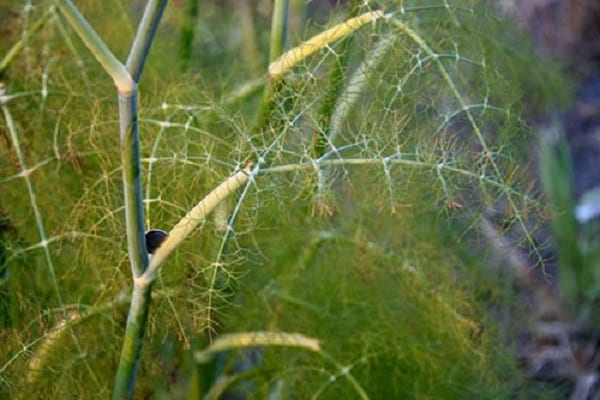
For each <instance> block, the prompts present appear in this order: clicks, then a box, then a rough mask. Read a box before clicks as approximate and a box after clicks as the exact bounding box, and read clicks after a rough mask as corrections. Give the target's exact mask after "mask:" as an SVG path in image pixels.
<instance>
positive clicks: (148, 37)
mask: <svg viewBox="0 0 600 400" xmlns="http://www.w3.org/2000/svg"><path fill="white" fill-rule="evenodd" d="M166 5H167V0H150V1H149V2H148V4H147V5H146V9H145V10H144V15H143V17H142V21H141V22H140V24H139V26H138V30H137V33H136V36H135V39H134V41H133V44H132V46H131V50H130V52H129V56H128V57H127V63H126V68H127V71H128V72H129V74H130V75H131V77H132V78H133V81H134V85H132V87H131V88H129V90H122V89H121V88H119V139H120V141H119V142H120V150H121V164H122V166H123V192H124V200H125V222H126V230H127V252H128V254H129V260H130V263H131V273H132V276H133V293H132V295H131V304H130V308H129V314H128V316H127V326H126V328H125V338H124V341H123V347H122V349H121V358H120V360H119V367H118V370H117V375H116V378H115V386H114V388H113V399H121V398H127V399H130V398H132V397H133V390H134V388H135V382H136V378H137V372H138V369H139V364H140V359H141V353H142V345H143V342H144V333H145V331H146V322H147V320H148V313H149V310H150V296H151V292H152V280H147V279H139V278H140V277H141V276H142V275H143V274H144V272H145V271H146V269H147V268H148V254H147V251H146V242H145V235H144V232H145V228H144V205H143V192H142V174H141V172H142V171H141V162H140V138H139V131H138V108H137V104H138V92H137V90H138V89H137V82H138V81H139V79H140V76H141V75H142V71H143V69H144V65H145V62H146V59H147V57H148V53H149V51H150V45H151V44H152V40H153V39H154V35H155V34H156V30H157V28H158V24H159V22H160V19H161V17H162V14H163V11H164V9H165V6H166Z"/></svg>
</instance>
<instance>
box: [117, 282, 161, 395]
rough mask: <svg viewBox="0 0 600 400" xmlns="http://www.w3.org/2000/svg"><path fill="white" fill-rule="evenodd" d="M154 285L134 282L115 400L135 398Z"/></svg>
mask: <svg viewBox="0 0 600 400" xmlns="http://www.w3.org/2000/svg"><path fill="white" fill-rule="evenodd" d="M151 292H152V283H151V282H148V281H146V280H143V279H141V280H138V279H136V280H134V283H133V293H132V294H131V304H130V306H129V315H128V316H127V330H126V332H125V339H124V341H123V348H122V350H121V359H120V361H119V369H118V371H117V376H116V379H115V386H114V388H113V400H118V399H122V398H126V399H131V398H133V390H134V388H135V382H136V380H137V373H138V369H139V368H138V367H139V361H140V353H141V352H142V345H143V343H144V332H145V330H146V321H147V320H148V312H149V310H150V307H149V305H150V295H151Z"/></svg>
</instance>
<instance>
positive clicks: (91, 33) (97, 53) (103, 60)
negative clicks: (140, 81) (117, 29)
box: [54, 0, 135, 92]
mask: <svg viewBox="0 0 600 400" xmlns="http://www.w3.org/2000/svg"><path fill="white" fill-rule="evenodd" d="M54 3H55V4H56V6H57V7H58V9H59V10H60V12H61V14H62V15H63V16H64V17H65V19H66V20H67V21H68V22H69V24H70V25H71V27H73V29H74V30H75V32H76V33H77V35H78V36H79V37H80V38H81V40H82V41H83V43H84V44H85V45H86V47H87V48H88V49H89V50H90V51H91V52H92V54H93V55H94V57H95V58H96V60H98V62H99V63H100V64H101V65H102V67H103V68H104V70H105V71H106V72H108V74H109V75H110V76H111V78H112V79H113V81H114V82H115V85H116V86H117V88H118V89H119V92H121V91H122V92H127V91H128V90H131V88H132V87H133V86H134V85H135V83H134V81H133V79H132V77H131V75H129V72H127V69H126V68H125V65H123V63H121V62H120V61H119V60H118V59H117V57H115V55H114V54H113V53H112V52H111V51H110V49H109V48H108V46H107V45H106V43H104V41H103V40H102V39H101V38H100V36H98V34H97V33H96V31H95V30H94V28H92V26H91V25H90V24H89V22H87V20H86V19H85V17H84V16H83V15H81V13H80V12H79V10H78V9H77V7H75V6H74V5H73V3H72V2H71V1H69V0H62V1H61V0H55V1H54Z"/></svg>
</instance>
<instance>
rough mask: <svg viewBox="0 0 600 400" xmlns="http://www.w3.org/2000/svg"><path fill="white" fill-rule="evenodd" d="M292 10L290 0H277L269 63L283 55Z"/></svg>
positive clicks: (272, 24)
mask: <svg viewBox="0 0 600 400" xmlns="http://www.w3.org/2000/svg"><path fill="white" fill-rule="evenodd" d="M289 12H290V1H289V0H275V6H274V7H273V18H272V19H271V47H270V49H269V63H272V62H273V61H275V60H276V59H277V57H279V56H280V55H281V52H282V51H283V48H284V47H285V41H286V40H287V28H288V16H289Z"/></svg>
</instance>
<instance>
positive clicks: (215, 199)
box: [142, 166, 252, 281]
mask: <svg viewBox="0 0 600 400" xmlns="http://www.w3.org/2000/svg"><path fill="white" fill-rule="evenodd" d="M250 168H251V166H248V167H246V168H245V169H241V170H239V171H238V172H236V173H235V174H233V175H231V176H230V177H229V178H227V179H226V180H225V181H224V182H223V183H221V184H220V185H219V186H217V187H216V188H215V189H214V190H213V191H212V192H210V193H209V194H208V195H207V196H206V197H205V198H204V199H202V200H201V201H200V202H199V203H198V204H197V205H196V206H195V207H194V208H193V209H192V210H190V212H188V213H187V214H186V215H185V216H184V217H183V218H182V219H181V220H180V221H179V222H178V223H177V225H175V227H174V228H173V229H172V230H171V232H169V236H168V237H167V239H166V240H165V241H164V242H163V243H162V245H161V246H160V247H159V248H158V249H156V252H155V253H154V254H153V256H152V261H151V263H150V266H149V268H148V270H147V271H146V273H145V274H144V276H143V277H142V279H145V280H147V281H152V280H153V279H154V276H155V274H156V271H157V270H158V268H159V267H160V265H161V264H162V263H163V262H164V260H165V259H166V258H167V256H168V255H169V254H171V252H173V250H175V248H177V246H179V244H180V243H181V242H182V241H183V240H184V239H185V238H186V237H188V236H189V235H190V233H191V232H192V231H193V230H194V229H195V228H196V226H198V224H200V223H201V222H202V221H204V219H205V218H206V216H207V215H208V214H209V213H210V212H211V211H212V210H214V209H215V207H216V206H217V205H218V204H219V203H221V202H222V201H223V200H224V199H225V198H227V196H229V195H231V194H232V193H233V192H235V190H236V189H238V188H239V187H240V186H242V185H243V184H244V183H246V182H248V180H249V179H250V178H251V175H252V174H251V171H250Z"/></svg>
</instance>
